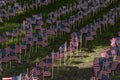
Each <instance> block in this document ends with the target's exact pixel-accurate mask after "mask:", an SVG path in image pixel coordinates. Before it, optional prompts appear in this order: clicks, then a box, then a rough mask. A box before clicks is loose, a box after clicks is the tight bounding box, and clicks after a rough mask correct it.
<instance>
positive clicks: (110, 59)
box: [91, 36, 120, 80]
mask: <svg viewBox="0 0 120 80" xmlns="http://www.w3.org/2000/svg"><path fill="white" fill-rule="evenodd" d="M110 42H111V43H110V48H107V49H105V50H104V51H103V52H101V57H97V58H94V61H93V69H94V76H92V77H91V80H95V78H96V79H97V80H99V79H101V80H108V79H109V74H111V73H112V74H114V71H115V70H116V68H117V66H118V64H119V61H120V51H119V49H120V46H119V45H120V44H119V43H120V36H118V37H116V38H115V37H113V38H112V39H111V40H110Z"/></svg>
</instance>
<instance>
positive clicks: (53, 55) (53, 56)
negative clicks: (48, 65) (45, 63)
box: [52, 50, 54, 79]
mask: <svg viewBox="0 0 120 80" xmlns="http://www.w3.org/2000/svg"><path fill="white" fill-rule="evenodd" d="M53 78H54V50H53V51H52V79H53Z"/></svg>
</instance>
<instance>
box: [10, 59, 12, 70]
mask: <svg viewBox="0 0 120 80" xmlns="http://www.w3.org/2000/svg"><path fill="white" fill-rule="evenodd" d="M11 64H12V63H11V61H10V69H11Z"/></svg>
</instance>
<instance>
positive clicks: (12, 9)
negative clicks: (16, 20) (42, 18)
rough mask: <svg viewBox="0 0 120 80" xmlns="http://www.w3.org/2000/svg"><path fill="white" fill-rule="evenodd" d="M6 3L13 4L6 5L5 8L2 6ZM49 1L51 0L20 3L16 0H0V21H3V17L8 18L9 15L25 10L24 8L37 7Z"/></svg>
mask: <svg viewBox="0 0 120 80" xmlns="http://www.w3.org/2000/svg"><path fill="white" fill-rule="evenodd" d="M7 3H11V4H13V6H12V5H8V7H7V9H5V7H2V6H5V5H6V4H7ZM49 3H51V0H35V1H32V2H31V3H28V4H21V3H18V2H16V0H9V1H7V0H3V1H0V7H1V9H0V22H3V18H8V19H9V17H10V16H15V15H16V13H17V12H18V11H21V10H26V8H34V7H38V6H39V5H48V4H49Z"/></svg>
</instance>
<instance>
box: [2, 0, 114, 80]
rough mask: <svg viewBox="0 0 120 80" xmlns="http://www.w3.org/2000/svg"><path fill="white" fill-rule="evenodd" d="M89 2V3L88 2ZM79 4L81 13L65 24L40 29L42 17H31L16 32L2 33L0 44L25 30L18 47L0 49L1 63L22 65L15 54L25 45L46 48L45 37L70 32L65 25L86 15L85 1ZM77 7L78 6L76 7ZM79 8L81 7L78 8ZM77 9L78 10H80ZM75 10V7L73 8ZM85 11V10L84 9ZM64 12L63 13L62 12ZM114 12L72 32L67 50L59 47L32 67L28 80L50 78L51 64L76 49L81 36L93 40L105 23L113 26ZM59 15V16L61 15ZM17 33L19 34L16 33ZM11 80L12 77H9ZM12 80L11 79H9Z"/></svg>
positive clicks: (24, 47) (62, 22)
mask: <svg viewBox="0 0 120 80" xmlns="http://www.w3.org/2000/svg"><path fill="white" fill-rule="evenodd" d="M89 2H90V1H89ZM81 3H84V4H83V5H84V7H83V9H82V10H83V12H78V13H77V15H74V16H71V17H70V18H69V19H67V20H66V21H65V20H64V21H65V22H66V23H65V22H64V21H59V22H58V21H56V22H57V23H56V25H54V26H51V27H49V28H46V29H44V28H42V25H43V21H42V16H41V15H39V14H38V15H33V17H32V18H26V20H25V21H23V25H22V26H21V27H19V28H18V29H17V31H9V32H6V33H4V34H3V35H1V36H0V38H1V39H0V40H1V41H0V42H3V41H7V39H8V38H7V37H8V36H11V37H16V36H18V35H19V34H20V32H21V31H22V30H25V32H26V35H25V37H24V38H22V42H21V43H20V44H18V45H13V46H8V47H6V48H5V49H0V53H2V61H3V63H7V62H9V61H11V60H16V61H17V62H18V63H20V64H21V63H22V62H21V61H20V60H19V59H18V58H17V56H16V55H17V54H21V53H22V52H23V51H24V50H26V48H27V45H30V47H32V46H33V45H34V42H36V44H37V45H40V46H43V47H45V46H47V41H46V40H47V36H48V35H51V34H52V35H55V33H56V32H57V30H58V29H60V30H61V31H65V32H68V33H69V32H70V30H69V28H67V27H68V26H66V25H65V24H67V25H71V24H74V23H75V21H78V20H79V18H81V16H84V15H86V11H88V10H86V11H85V14H83V13H84V8H85V7H87V6H85V5H87V3H86V1H85V2H84V1H82V2H81ZM77 6H78V5H77ZM80 7H81V6H80ZM80 7H79V8H80ZM72 8H75V5H74V7H72ZM85 9H86V8H85ZM62 10H63V12H62V14H63V13H66V9H65V8H62ZM64 10H65V12H64ZM115 11H116V9H112V10H111V11H110V13H109V14H108V15H106V16H105V18H99V19H98V20H96V22H95V23H93V24H90V25H86V26H85V27H83V28H82V29H81V30H80V32H74V33H73V34H72V35H71V40H70V45H69V47H68V49H67V45H66V43H65V44H63V45H61V46H60V47H59V50H58V51H57V52H55V53H54V54H52V53H50V54H48V55H47V56H46V57H45V58H44V59H43V60H42V61H40V63H38V64H37V65H36V67H34V69H32V70H31V71H30V72H31V73H30V78H31V80H33V79H34V78H35V79H36V80H37V76H39V75H41V74H43V76H51V75H52V74H51V73H50V72H49V69H48V68H51V67H52V68H53V62H54V60H55V61H56V60H59V59H61V58H65V57H66V52H67V50H70V51H71V52H74V51H75V49H76V48H78V46H79V43H81V42H82V34H83V33H85V34H86V40H87V41H89V40H93V36H94V35H96V30H97V29H98V28H99V29H100V28H101V24H105V23H109V24H111V25H114V23H115V20H114V17H115V15H116V14H115ZM62 14H60V15H62ZM32 25H34V30H36V31H37V32H38V33H33V32H32V31H33V28H32ZM18 31H19V32H18ZM11 78H13V77H11ZM3 80H4V79H3ZM11 80H12V79H11Z"/></svg>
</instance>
